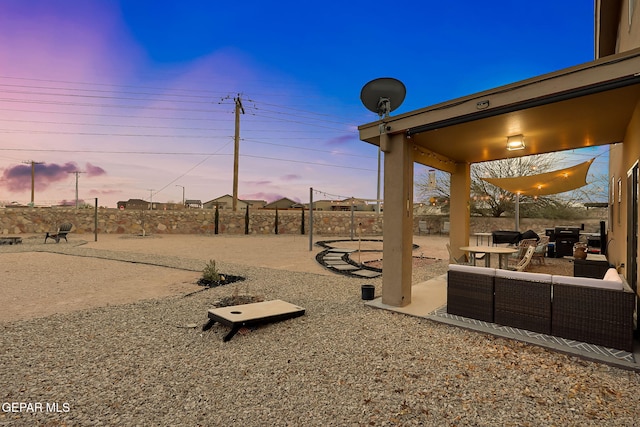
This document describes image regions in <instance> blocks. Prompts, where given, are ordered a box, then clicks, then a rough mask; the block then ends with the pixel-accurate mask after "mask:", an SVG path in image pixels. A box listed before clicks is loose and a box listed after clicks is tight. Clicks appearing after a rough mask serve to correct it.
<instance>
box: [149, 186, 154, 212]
mask: <svg viewBox="0 0 640 427" xmlns="http://www.w3.org/2000/svg"><path fill="white" fill-rule="evenodd" d="M149 210H150V211H152V210H153V188H149Z"/></svg>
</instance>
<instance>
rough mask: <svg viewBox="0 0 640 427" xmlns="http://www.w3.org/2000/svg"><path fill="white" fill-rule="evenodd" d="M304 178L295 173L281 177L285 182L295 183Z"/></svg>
mask: <svg viewBox="0 0 640 427" xmlns="http://www.w3.org/2000/svg"><path fill="white" fill-rule="evenodd" d="M300 178H302V177H301V176H300V175H296V174H294V173H290V174H288V175H284V176H281V177H280V179H282V180H283V181H295V180H298V179H300Z"/></svg>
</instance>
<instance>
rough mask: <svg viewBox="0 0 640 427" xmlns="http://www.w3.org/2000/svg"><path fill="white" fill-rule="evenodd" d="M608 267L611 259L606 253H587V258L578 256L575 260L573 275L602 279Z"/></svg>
mask: <svg viewBox="0 0 640 427" xmlns="http://www.w3.org/2000/svg"><path fill="white" fill-rule="evenodd" d="M608 269H609V261H607V257H606V256H604V255H599V254H587V258H586V259H578V258H576V259H575V260H574V261H573V275H574V276H575V277H591V278H593V279H602V278H603V277H604V275H605V273H606V272H607V270H608Z"/></svg>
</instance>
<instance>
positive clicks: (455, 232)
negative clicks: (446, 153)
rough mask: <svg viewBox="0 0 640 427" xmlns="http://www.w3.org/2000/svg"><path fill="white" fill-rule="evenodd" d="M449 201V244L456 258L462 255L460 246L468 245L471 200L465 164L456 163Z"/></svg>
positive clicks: (469, 167) (467, 166) (469, 172)
mask: <svg viewBox="0 0 640 427" xmlns="http://www.w3.org/2000/svg"><path fill="white" fill-rule="evenodd" d="M449 187H450V191H451V200H450V205H449V220H450V222H451V224H450V227H449V243H450V245H451V251H452V252H453V253H454V254H455V256H456V257H458V256H460V255H461V254H462V251H460V249H459V248H460V246H468V245H469V229H470V226H469V224H470V212H469V200H470V198H471V166H470V165H469V164H467V163H456V165H455V171H454V172H453V173H452V174H451V182H450V186H449Z"/></svg>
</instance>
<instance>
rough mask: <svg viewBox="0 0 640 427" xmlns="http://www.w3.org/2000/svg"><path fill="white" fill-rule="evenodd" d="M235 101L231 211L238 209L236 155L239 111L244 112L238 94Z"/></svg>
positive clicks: (238, 148)
mask: <svg viewBox="0 0 640 427" xmlns="http://www.w3.org/2000/svg"><path fill="white" fill-rule="evenodd" d="M233 100H234V101H235V103H236V108H235V110H236V111H235V113H236V132H235V137H234V148H233V211H234V212H236V211H237V210H238V156H239V152H240V112H242V114H244V107H243V106H242V100H241V99H240V94H238V96H237V97H236V98H234V99H233Z"/></svg>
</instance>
